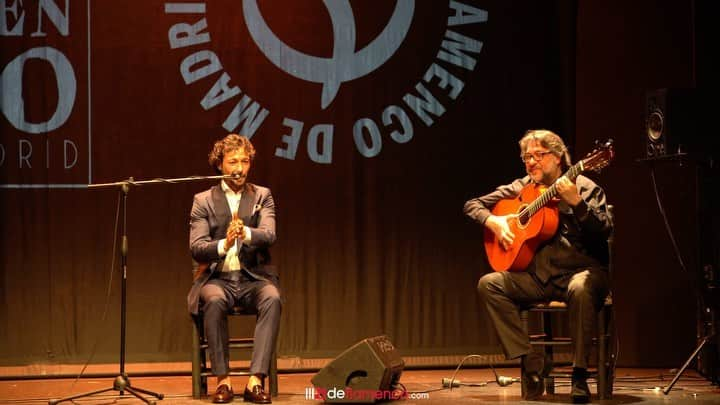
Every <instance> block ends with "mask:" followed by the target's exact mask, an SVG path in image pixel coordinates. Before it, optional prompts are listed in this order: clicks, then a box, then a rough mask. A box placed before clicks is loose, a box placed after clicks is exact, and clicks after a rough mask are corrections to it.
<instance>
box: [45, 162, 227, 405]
mask: <svg viewBox="0 0 720 405" xmlns="http://www.w3.org/2000/svg"><path fill="white" fill-rule="evenodd" d="M235 177H236V176H232V175H219V176H191V177H179V178H174V179H162V178H157V179H152V180H142V181H136V180H135V179H133V178H132V177H130V178H128V179H127V180H122V181H116V182H113V183H100V184H88V186H87V188H89V189H90V188H91V189H100V188H110V187H112V188H115V187H119V188H120V192H121V193H122V230H121V232H122V242H121V247H120V266H121V269H122V281H121V284H120V373H119V374H118V376H117V377H115V381H113V386H112V387H110V388H105V389H101V390H97V391H91V392H86V393H83V394H78V395H73V396H69V397H65V398H61V399H55V400H50V401H48V404H49V405H55V404H59V403H61V402H65V401H72V400H74V399H77V398H82V397H87V396H91V395H95V394H100V393H103V392H107V391H112V390H114V391H119V392H120V395H123V392H124V391H127V392H129V393H130V394H132V395H134V396H135V397H137V398H138V399H140V400H141V401H143V402H145V403H146V404H149V405H154V404H155V401H151V400H148V399H147V398H145V397H143V396H142V395H140V394H145V395H150V396H153V397H155V398H157V399H160V400H162V399H163V398H164V397H165V396H164V395H163V394H159V393H156V392H152V391H148V390H145V389H142V388H138V387H135V386H132V385H130V379H129V378H128V375H127V373H125V324H126V322H125V321H126V313H127V255H128V237H127V197H128V193H129V191H130V186H143V185H146V184H174V183H186V182H191V181H200V180H215V179H233V178H235Z"/></svg>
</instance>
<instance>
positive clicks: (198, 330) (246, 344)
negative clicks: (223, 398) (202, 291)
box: [192, 307, 278, 399]
mask: <svg viewBox="0 0 720 405" xmlns="http://www.w3.org/2000/svg"><path fill="white" fill-rule="evenodd" d="M229 315H230V316H231V317H234V316H242V317H248V316H255V317H256V316H257V314H256V313H254V312H249V311H244V310H242V309H240V308H237V307H236V308H233V310H232V311H231V312H230V313H229ZM192 324H193V337H192V339H193V349H192V393H193V398H195V399H199V398H200V397H202V396H206V395H207V392H208V389H207V378H208V376H211V375H213V373H212V370H211V369H210V367H209V366H208V356H207V349H208V344H207V340H206V339H205V331H204V328H203V324H202V314H201V316H199V317H198V319H196V320H194V321H193V322H192ZM254 345H255V340H254V339H253V338H252V337H237V338H230V350H231V353H232V351H233V350H238V349H240V350H246V351H250V352H252V350H253V347H254ZM230 375H231V376H249V375H250V370H249V369H247V368H239V367H231V368H230ZM267 379H268V380H269V381H268V384H269V392H270V395H271V396H273V397H275V396H277V394H278V378H277V355H276V353H274V352H273V355H272V359H271V360H270V371H269V375H268V376H267Z"/></svg>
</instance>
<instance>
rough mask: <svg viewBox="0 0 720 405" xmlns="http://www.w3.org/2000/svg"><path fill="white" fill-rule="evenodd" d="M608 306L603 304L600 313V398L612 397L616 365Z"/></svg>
mask: <svg viewBox="0 0 720 405" xmlns="http://www.w3.org/2000/svg"><path fill="white" fill-rule="evenodd" d="M609 314H610V311H608V308H607V307H605V306H603V307H602V309H600V313H599V314H598V380H597V382H598V397H599V398H600V399H610V398H612V390H613V380H614V376H613V375H612V373H613V369H614V365H613V364H612V363H613V359H612V354H610V353H608V349H609V348H610V339H609V337H610V336H609V334H608V329H609Z"/></svg>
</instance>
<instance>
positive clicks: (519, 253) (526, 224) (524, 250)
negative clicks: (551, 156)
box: [484, 183, 560, 271]
mask: <svg viewBox="0 0 720 405" xmlns="http://www.w3.org/2000/svg"><path fill="white" fill-rule="evenodd" d="M541 194H542V190H541V186H539V185H537V184H534V183H531V184H528V185H527V186H525V187H524V188H523V189H522V190H521V191H520V195H518V196H517V197H516V198H513V199H506V200H500V201H498V202H497V204H495V206H494V207H493V209H492V213H493V215H498V216H503V215H511V214H518V213H520V212H521V210H522V209H523V208H525V207H526V206H527V205H528V204H530V203H532V202H533V201H535V200H536V199H537V198H538V197H540V195H541ZM559 223H560V216H559V214H558V209H557V202H556V201H555V200H552V201H551V202H549V203H548V204H547V205H545V206H543V207H542V208H540V209H539V210H538V211H537V212H536V213H535V215H532V216H530V217H529V218H528V219H526V220H523V218H521V217H519V216H515V217H511V218H508V225H509V226H510V230H511V231H512V233H514V234H515V239H514V240H513V243H512V245H511V246H510V247H509V249H507V250H505V249H504V248H503V247H502V246H501V244H500V243H499V242H498V240H497V238H496V237H495V234H494V233H493V232H492V231H491V230H490V229H488V228H485V238H484V243H485V252H486V253H487V257H488V261H489V262H490V266H492V268H493V270H495V271H523V270H525V269H526V268H527V266H528V265H529V264H530V261H531V260H532V258H533V255H534V254H535V251H536V250H537V248H538V246H539V245H540V244H541V243H542V242H544V241H546V240H548V239H550V238H551V237H552V236H553V235H555V232H556V231H557V228H558V224H559Z"/></svg>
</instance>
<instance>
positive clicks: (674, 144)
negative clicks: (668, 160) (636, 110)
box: [645, 89, 705, 158]
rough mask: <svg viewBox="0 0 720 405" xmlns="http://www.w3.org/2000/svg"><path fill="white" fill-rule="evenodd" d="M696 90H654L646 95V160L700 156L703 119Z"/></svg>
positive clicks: (698, 93) (698, 94)
mask: <svg viewBox="0 0 720 405" xmlns="http://www.w3.org/2000/svg"><path fill="white" fill-rule="evenodd" d="M700 98H701V97H700V92H699V91H697V90H696V89H656V90H650V91H648V92H646V93H645V106H646V109H645V145H646V147H647V157H648V158H655V157H664V156H668V155H675V154H678V153H691V154H694V153H698V152H702V145H701V144H700V143H699V141H700V139H701V138H702V135H701V134H700V133H699V131H700V130H702V126H701V125H699V124H698V123H699V121H700V120H702V119H705V117H704V116H703V113H702V111H701V109H702V107H703V105H702V104H701V103H700V101H699V100H700Z"/></svg>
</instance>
